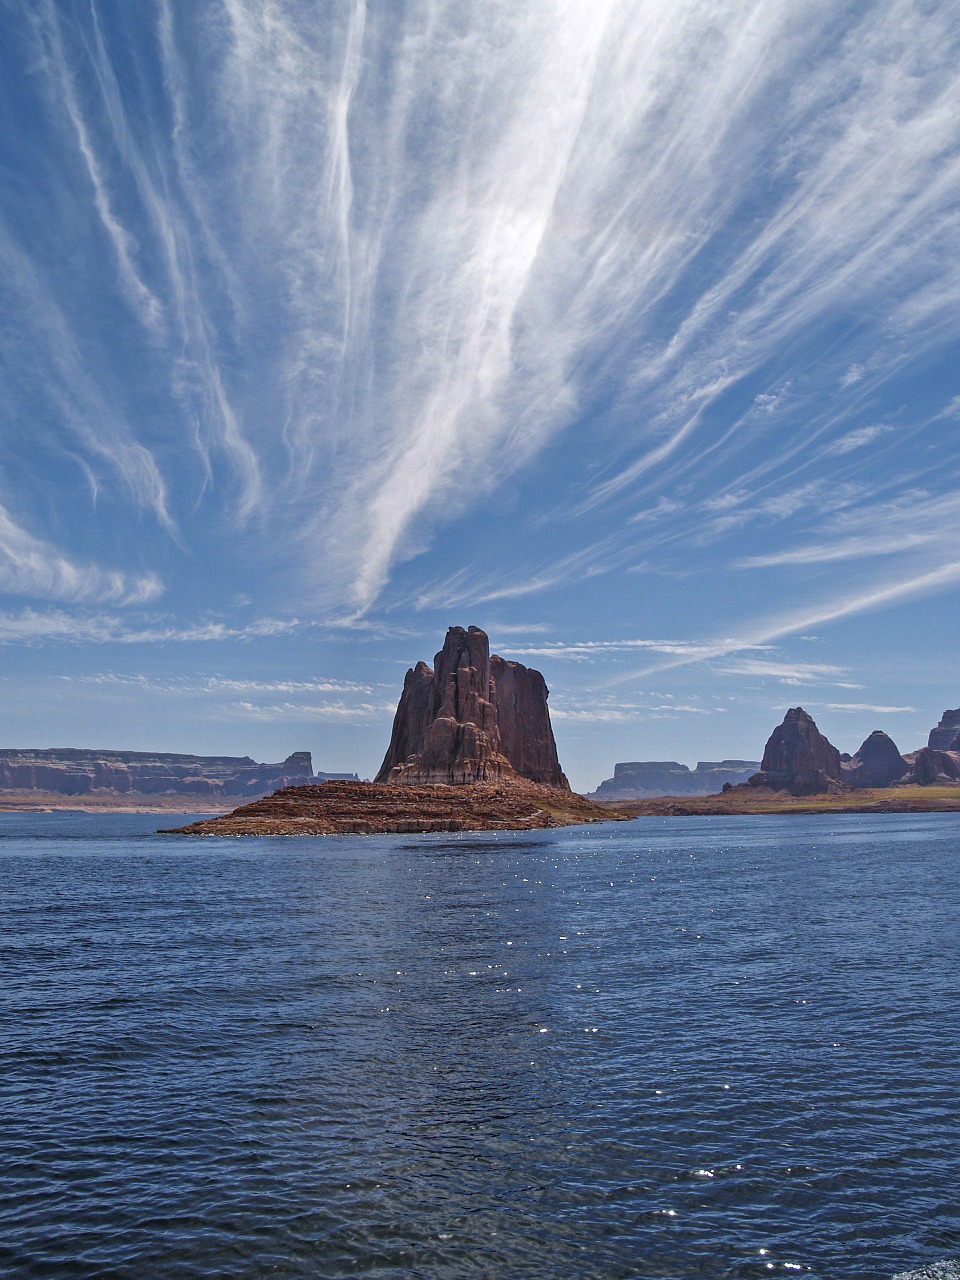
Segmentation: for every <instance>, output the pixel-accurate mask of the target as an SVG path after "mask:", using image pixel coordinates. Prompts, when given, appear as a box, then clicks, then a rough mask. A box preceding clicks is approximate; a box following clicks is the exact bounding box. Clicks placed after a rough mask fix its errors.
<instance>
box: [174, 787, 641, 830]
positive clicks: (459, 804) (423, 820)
mask: <svg viewBox="0 0 960 1280" xmlns="http://www.w3.org/2000/svg"><path fill="white" fill-rule="evenodd" d="M626 816H627V815H622V814H618V813H615V812H611V810H610V809H608V808H605V807H603V806H601V805H598V804H594V803H593V801H592V800H587V799H586V798H585V797H583V796H580V795H577V794H575V793H574V792H570V791H561V790H559V789H558V788H556V787H548V786H546V785H544V784H542V783H535V782H527V781H525V780H519V781H514V780H505V781H502V782H492V783H467V784H463V785H461V786H445V785H431V786H409V785H407V786H396V785H391V784H389V783H385V784H381V783H374V782H325V783H322V784H321V785H320V786H302V787H284V788H283V790H281V791H276V792H274V794H273V795H271V796H265V797H264V798H263V799H262V800H255V801H253V803H251V804H245V805H242V806H241V807H240V808H239V809H235V810H234V811H233V812H232V813H227V814H224V815H223V816H222V817H217V818H205V819H204V820H203V821H201V822H192V823H190V825H189V826H186V827H174V828H168V829H167V830H166V831H165V833H164V834H172V835H189V836H328V835H389V834H403V835H408V834H419V833H421V832H429V831H537V830H544V829H546V828H550V827H569V826H577V825H581V824H585V823H591V822H611V821H614V822H615V821H623V820H624V819H625V817H626Z"/></svg>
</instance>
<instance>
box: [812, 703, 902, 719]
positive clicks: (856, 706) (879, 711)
mask: <svg viewBox="0 0 960 1280" xmlns="http://www.w3.org/2000/svg"><path fill="white" fill-rule="evenodd" d="M824 706H826V708H827V710H828V711H852V712H856V711H871V712H874V713H876V715H878V716H883V715H898V714H900V713H901V712H903V713H905V712H908V711H916V709H917V708H916V707H883V706H877V705H875V704H874V703H872V702H827V703H824Z"/></svg>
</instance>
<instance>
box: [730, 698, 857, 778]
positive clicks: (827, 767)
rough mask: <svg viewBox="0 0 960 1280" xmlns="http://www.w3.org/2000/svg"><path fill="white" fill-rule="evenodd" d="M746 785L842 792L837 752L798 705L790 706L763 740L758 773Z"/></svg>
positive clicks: (839, 762) (839, 761)
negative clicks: (761, 757)
mask: <svg viewBox="0 0 960 1280" xmlns="http://www.w3.org/2000/svg"><path fill="white" fill-rule="evenodd" d="M747 785H748V786H751V787H770V788H771V789H772V790H773V791H789V792H790V793H791V795H795V796H802V795H816V794H818V793H821V792H825V791H842V790H843V786H844V783H843V766H842V762H841V760H840V752H839V751H838V750H837V748H836V747H835V746H834V745H833V743H832V742H828V741H827V739H826V738H825V737H824V736H823V734H822V733H821V732H820V730H819V729H818V728H817V726H816V724H815V723H814V721H813V717H812V716H809V715H808V714H807V713H806V711H804V710H803V708H802V707H792V708H791V709H790V710H789V711H788V712H787V714H786V715H785V716H784V717H783V722H782V723H781V724H779V725H778V726H777V728H776V729H774V731H773V733H772V734H771V735H770V737H769V739H768V740H767V745H766V747H765V748H764V752H763V760H762V761H761V762H760V772H759V773H755V774H754V775H753V777H752V778H751V779H750V780H749V782H748V784H747Z"/></svg>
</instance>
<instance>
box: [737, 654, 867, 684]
mask: <svg viewBox="0 0 960 1280" xmlns="http://www.w3.org/2000/svg"><path fill="white" fill-rule="evenodd" d="M715 670H717V671H719V672H722V673H723V674H726V675H737V676H759V677H761V678H762V679H773V680H781V681H784V682H787V683H790V684H818V685H819V684H840V685H842V686H843V687H844V688H857V687H858V686H856V685H851V684H849V683H848V682H847V681H842V680H839V679H838V677H840V676H845V675H847V674H848V669H847V668H846V667H838V666H836V665H835V664H833V663H829V662H788V661H785V660H783V659H779V660H778V659H773V658H736V659H731V660H729V661H727V662H725V663H722V664H718V665H717V666H716V667H715Z"/></svg>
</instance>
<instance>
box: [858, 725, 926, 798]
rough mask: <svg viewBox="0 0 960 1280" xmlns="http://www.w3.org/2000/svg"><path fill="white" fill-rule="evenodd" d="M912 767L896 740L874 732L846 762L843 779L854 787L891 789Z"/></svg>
mask: <svg viewBox="0 0 960 1280" xmlns="http://www.w3.org/2000/svg"><path fill="white" fill-rule="evenodd" d="M909 768H910V765H909V763H908V762H907V761H906V760H904V758H903V756H902V755H901V754H900V751H899V749H898V748H897V746H896V744H895V743H894V741H893V739H892V738H890V737H889V736H888V735H887V734H885V733H884V732H883V730H882V729H874V731H873V733H871V734H870V736H869V737H868V738H867V739H866V740H865V741H864V742H863V744H862V745H861V746H860V748H859V750H858V751H857V753H856V754H855V755H854V756H852V757H851V759H850V761H849V762H844V763H843V766H842V769H843V773H842V777H843V781H844V782H846V783H847V784H848V785H849V786H851V787H889V786H892V785H893V783H895V782H898V781H899V780H900V779H901V778H902V777H903V776H904V774H905V773H906V772H907V770H908V769H909Z"/></svg>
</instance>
